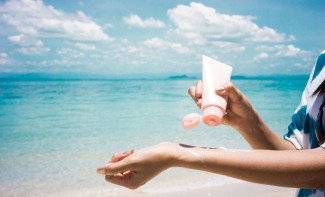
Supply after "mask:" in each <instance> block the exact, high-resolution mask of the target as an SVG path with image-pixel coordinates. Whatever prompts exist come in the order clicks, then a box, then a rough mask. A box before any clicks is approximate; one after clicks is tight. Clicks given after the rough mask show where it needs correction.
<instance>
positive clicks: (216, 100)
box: [201, 55, 232, 126]
mask: <svg viewBox="0 0 325 197" xmlns="http://www.w3.org/2000/svg"><path fill="white" fill-rule="evenodd" d="M231 72H232V67H231V66H228V65H226V64H224V63H221V62H219V61H217V60H214V59H212V58H210V57H207V56H204V55H203V56H202V105H201V110H202V121H203V122H204V123H205V124H207V125H209V126H217V125H219V124H220V123H221V120H222V117H223V115H224V114H225V112H226V107H227V99H228V98H225V97H221V96H218V95H216V93H215V90H216V88H217V87H221V86H222V85H224V84H226V83H228V82H229V81H230V77H231Z"/></svg>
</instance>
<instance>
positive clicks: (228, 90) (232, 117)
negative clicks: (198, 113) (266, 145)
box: [188, 80, 261, 130]
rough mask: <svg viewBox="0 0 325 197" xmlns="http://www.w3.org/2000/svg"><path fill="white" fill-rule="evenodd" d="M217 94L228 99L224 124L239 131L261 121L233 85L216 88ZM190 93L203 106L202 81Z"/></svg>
mask: <svg viewBox="0 0 325 197" xmlns="http://www.w3.org/2000/svg"><path fill="white" fill-rule="evenodd" d="M216 88H217V89H216V94H217V95H219V96H222V97H228V102H227V109H226V114H225V116H224V117H223V119H222V123H223V124H225V125H229V126H231V127H233V128H235V129H238V130H247V129H249V128H250V127H251V126H253V125H256V124H258V121H261V120H260V118H259V116H258V114H257V112H256V111H255V109H254V108H253V106H252V105H251V103H250V102H249V101H248V99H247V98H246V96H245V95H243V94H242V93H241V92H240V91H239V90H238V89H237V88H236V87H235V86H234V85H233V84H232V83H230V82H229V83H227V84H225V85H223V86H222V87H216ZM188 93H189V94H190V96H191V97H192V98H193V100H194V101H195V103H196V104H197V106H198V107H199V108H201V104H202V81H201V80H200V81H198V83H197V84H196V86H192V87H190V88H189V89H188Z"/></svg>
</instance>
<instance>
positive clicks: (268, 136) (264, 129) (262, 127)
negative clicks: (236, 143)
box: [237, 115, 295, 150]
mask: <svg viewBox="0 0 325 197" xmlns="http://www.w3.org/2000/svg"><path fill="white" fill-rule="evenodd" d="M252 122H253V123H251V124H246V125H245V126H242V127H239V128H237V130H238V131H239V133H240V134H241V135H242V136H243V137H244V138H245V140H246V141H247V142H248V143H249V144H250V145H251V147H252V148H254V149H267V150H294V149H295V147H294V146H293V145H292V144H291V143H290V142H288V141H287V140H284V139H283V138H281V137H279V136H278V135H276V134H275V133H274V132H273V131H272V130H271V129H270V128H269V127H268V126H267V125H266V124H265V123H264V122H263V120H262V119H261V118H260V117H258V115H257V117H256V119H255V120H254V121H252Z"/></svg>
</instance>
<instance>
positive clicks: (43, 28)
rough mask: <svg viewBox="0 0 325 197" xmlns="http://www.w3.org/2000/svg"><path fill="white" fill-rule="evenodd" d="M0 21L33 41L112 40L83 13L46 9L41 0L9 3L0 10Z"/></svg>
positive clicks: (22, 0) (16, 0) (11, 0)
mask: <svg viewBox="0 0 325 197" xmlns="http://www.w3.org/2000/svg"><path fill="white" fill-rule="evenodd" d="M0 14H1V15H0V20H2V21H4V22H5V23H7V24H8V25H11V26H13V27H15V28H16V29H17V31H18V32H20V33H22V34H24V35H28V36H33V37H51V38H67V39H72V40H88V41H98V40H111V39H112V38H111V37H109V36H108V35H107V34H105V33H104V32H103V30H102V28H101V27H100V26H99V25H98V24H96V23H95V22H94V21H92V20H91V19H90V18H89V17H88V16H86V15H85V14H84V13H83V12H81V11H78V12H77V13H76V14H69V13H65V12H63V11H60V10H57V9H55V8H54V7H53V6H51V5H45V4H44V3H43V1H42V0H10V1H8V2H6V3H4V4H2V5H1V6H0Z"/></svg>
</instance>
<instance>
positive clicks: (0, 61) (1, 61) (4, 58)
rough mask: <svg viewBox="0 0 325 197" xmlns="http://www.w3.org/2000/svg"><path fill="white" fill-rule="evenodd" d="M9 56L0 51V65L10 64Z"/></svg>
mask: <svg viewBox="0 0 325 197" xmlns="http://www.w3.org/2000/svg"><path fill="white" fill-rule="evenodd" d="M10 62H11V61H10V58H9V56H8V54H7V53H0V65H6V64H10Z"/></svg>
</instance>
